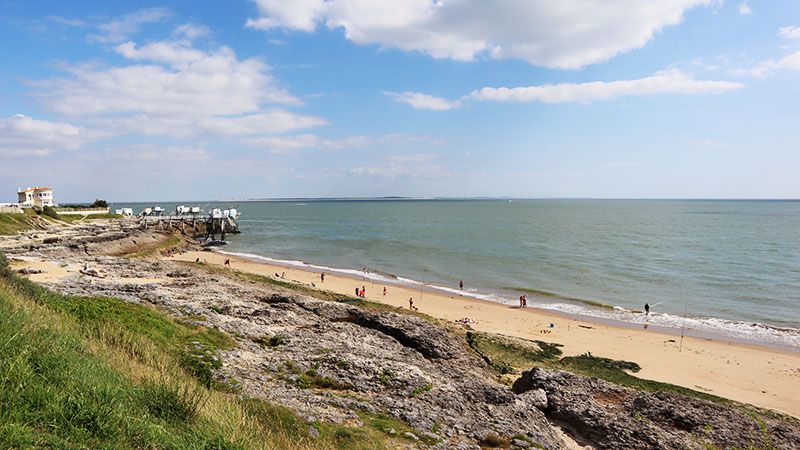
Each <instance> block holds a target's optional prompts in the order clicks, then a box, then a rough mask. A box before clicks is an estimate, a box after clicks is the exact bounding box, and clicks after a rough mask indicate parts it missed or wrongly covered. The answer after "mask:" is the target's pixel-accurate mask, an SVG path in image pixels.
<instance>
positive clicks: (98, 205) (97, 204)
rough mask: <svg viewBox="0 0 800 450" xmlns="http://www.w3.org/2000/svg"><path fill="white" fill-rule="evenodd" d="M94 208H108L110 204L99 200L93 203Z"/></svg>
mask: <svg viewBox="0 0 800 450" xmlns="http://www.w3.org/2000/svg"><path fill="white" fill-rule="evenodd" d="M92 208H108V202H107V201H105V200H100V199H99V198H98V199H97V200H95V201H94V203H92Z"/></svg>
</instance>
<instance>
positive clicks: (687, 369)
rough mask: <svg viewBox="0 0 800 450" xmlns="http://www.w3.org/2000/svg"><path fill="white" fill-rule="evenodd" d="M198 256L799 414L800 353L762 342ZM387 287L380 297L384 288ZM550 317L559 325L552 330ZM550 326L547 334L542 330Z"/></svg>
mask: <svg viewBox="0 0 800 450" xmlns="http://www.w3.org/2000/svg"><path fill="white" fill-rule="evenodd" d="M196 258H200V261H202V262H207V263H209V264H213V265H217V266H223V263H224V261H225V259H226V258H230V260H231V267H232V268H233V269H236V270H240V271H245V272H250V273H257V274H261V275H269V276H273V277H274V276H275V274H276V273H278V274H282V273H285V274H286V275H285V276H286V279H287V280H288V281H296V282H298V283H302V284H305V285H307V286H308V285H311V283H314V284H315V285H316V287H317V288H322V289H326V290H330V291H333V292H338V293H342V294H350V295H353V294H354V293H355V288H356V287H362V286H365V287H366V297H367V299H368V300H372V301H377V302H382V303H386V304H390V305H393V306H400V307H404V308H407V307H408V299H409V297H411V298H413V299H414V306H416V307H418V308H419V311H420V312H424V313H426V314H429V315H431V316H434V317H438V318H441V319H445V320H448V321H454V320H456V319H459V318H462V317H469V318H471V319H475V320H477V321H478V323H477V324H473V325H471V326H472V327H473V328H474V329H476V330H478V331H486V332H492V333H499V334H504V335H510V336H517V337H521V338H526V339H537V340H544V341H548V342H557V343H559V344H563V345H564V348H563V350H564V354H565V355H577V354H581V353H584V352H586V351H591V352H592V354H593V355H596V356H603V357H608V358H613V359H624V360H628V361H634V362H636V363H638V364H639V365H640V366H641V367H642V370H641V371H640V372H639V373H638V374H637V376H640V377H642V378H647V379H652V380H657V381H663V382H667V383H673V384H677V385H680V386H685V387H688V388H692V389H696V390H702V391H705V392H709V393H712V394H715V395H719V396H721V397H726V398H730V399H734V400H738V401H741V402H745V403H751V404H753V405H757V406H761V407H765V408H769V409H774V410H776V411H781V412H784V413H787V414H791V415H793V416H795V417H800V352H791V351H786V350H779V349H773V348H768V347H762V346H757V345H748V344H739V343H732V342H726V341H717V340H709V339H700V338H692V337H686V338H684V340H683V348H682V350H681V351H679V347H678V343H679V340H680V337H679V336H675V335H672V334H665V333H661V332H657V331H652V330H643V329H635V328H627V327H619V326H614V325H605V324H601V323H596V322H585V321H580V320H576V319H571V318H567V317H564V316H561V315H557V314H553V313H550V312H547V311H542V310H537V309H532V308H527V309H519V308H517V307H509V306H506V305H501V304H498V303H493V302H488V301H483V300H478V299H473V298H469V297H462V296H449V295H443V294H439V293H433V292H427V291H426V292H424V293H420V291H419V290H418V289H411V288H406V287H399V286H393V285H383V284H380V283H373V282H371V281H370V280H366V281H363V280H357V279H354V278H350V277H346V276H342V275H334V274H326V276H325V282H324V283H321V280H320V274H319V273H315V272H310V271H305V270H301V269H297V268H291V267H283V266H277V265H270V264H262V263H254V262H251V261H247V260H245V259H242V258H237V257H232V256H228V255H224V254H219V253H212V252H188V253H185V254H183V255H178V256H175V257H173V258H170V259H173V260H175V259H177V260H183V261H195V259H196ZM384 287H386V290H387V293H386V295H385V296H384V295H383V288H384ZM550 323H553V324H554V325H555V326H554V327H553V328H550ZM542 330H550V333H546V334H545V333H542Z"/></svg>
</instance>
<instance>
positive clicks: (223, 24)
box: [0, 0, 800, 203]
mask: <svg viewBox="0 0 800 450" xmlns="http://www.w3.org/2000/svg"><path fill="white" fill-rule="evenodd" d="M0 41H1V42H3V44H2V45H0V202H14V201H16V194H15V193H16V190H17V189H18V188H22V189H25V188H27V187H30V186H48V187H52V188H53V189H54V197H55V200H56V202H62V203H66V202H87V201H88V202H91V201H93V200H94V199H96V198H102V199H107V200H109V201H111V202H126V201H191V200H197V201H199V200H223V199H232V198H281V197H292V198H297V197H377V196H411V197H427V196H437V197H524V198H540V197H598V198H800V151H798V150H800V145H798V144H800V107H798V99H800V95H799V94H800V83H798V80H800V2H797V1H795V0H772V1H758V2H757V1H752V0H751V1H744V2H742V1H731V0H725V1H723V0H661V1H658V2H653V1H651V0H493V1H490V0H436V1H432V0H404V1H401V2H398V1H396V0H294V1H283V0H230V1H226V2H207V1H196V0H195V1H163V2H149V1H137V2H107V1H105V2H101V1H81V2H63V1H36V0H34V1H7V0H0Z"/></svg>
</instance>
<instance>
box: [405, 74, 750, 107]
mask: <svg viewBox="0 0 800 450" xmlns="http://www.w3.org/2000/svg"><path fill="white" fill-rule="evenodd" d="M743 86H744V85H743V84H742V83H735V82H730V81H713V80H695V79H694V78H692V77H691V76H689V75H687V74H685V73H683V72H681V71H680V70H677V69H673V70H668V71H662V72H658V73H656V74H655V75H652V76H649V77H645V78H639V79H635V80H621V81H592V82H587V83H561V84H543V85H539V86H527V87H516V88H507V87H500V88H495V87H485V88H482V89H477V90H475V91H472V93H470V94H468V95H465V96H464V97H462V98H461V99H459V100H456V101H454V102H449V101H448V100H446V99H438V98H437V97H431V96H426V95H424V94H418V95H419V96H424V97H430V98H434V99H438V100H441V101H442V102H447V103H448V104H451V105H459V106H460V105H463V104H464V103H465V102H467V101H469V100H472V101H495V102H517V103H527V102H541V103H570V102H589V101H596V100H609V99H613V98H618V97H623V96H634V95H656V94H718V93H722V92H727V91H731V90H735V89H740V88H742V87H743ZM404 94H413V93H404ZM408 97H411V96H410V95H409V96H408ZM395 98H397V97H395ZM398 101H405V100H403V99H398ZM406 103H409V104H411V105H412V106H414V107H415V108H427V109H435V108H431V107H430V104H428V103H426V102H418V103H412V102H408V101H406ZM453 107H455V106H453ZM448 109H449V108H448Z"/></svg>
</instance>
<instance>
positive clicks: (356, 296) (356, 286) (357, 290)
mask: <svg viewBox="0 0 800 450" xmlns="http://www.w3.org/2000/svg"><path fill="white" fill-rule="evenodd" d="M356 297H359V295H358V286H356Z"/></svg>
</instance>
